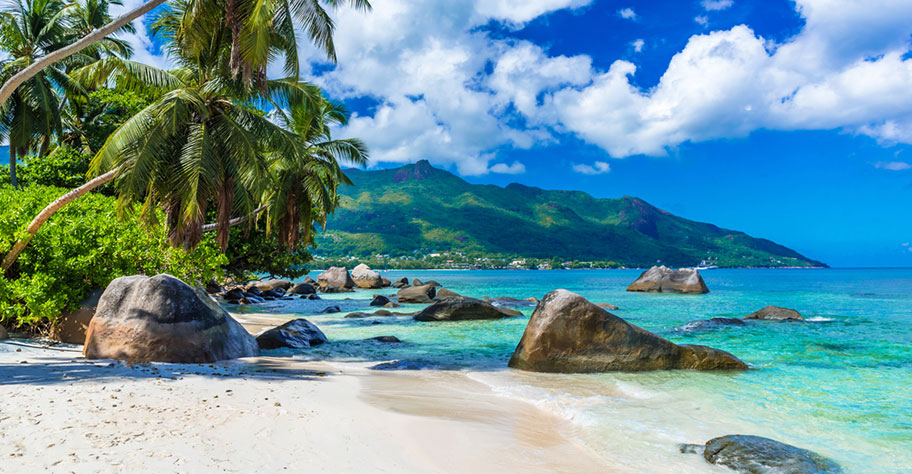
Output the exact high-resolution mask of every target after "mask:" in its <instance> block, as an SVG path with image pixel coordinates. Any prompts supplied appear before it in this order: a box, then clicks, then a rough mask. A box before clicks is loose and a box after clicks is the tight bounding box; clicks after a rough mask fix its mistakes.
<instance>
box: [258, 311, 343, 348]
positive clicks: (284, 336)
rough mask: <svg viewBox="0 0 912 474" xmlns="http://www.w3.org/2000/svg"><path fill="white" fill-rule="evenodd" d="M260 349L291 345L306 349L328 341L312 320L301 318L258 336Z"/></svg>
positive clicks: (291, 346)
mask: <svg viewBox="0 0 912 474" xmlns="http://www.w3.org/2000/svg"><path fill="white" fill-rule="evenodd" d="M256 342H257V344H259V346H260V349H278V348H281V347H290V348H292V349H304V348H308V347H311V346H317V345H320V344H323V343H324V342H326V335H325V334H323V331H321V330H320V328H318V327H317V326H316V325H314V324H313V323H312V322H310V321H308V320H306V319H304V318H300V319H294V320H291V321H288V322H287V323H285V324H283V325H281V326H279V327H274V328H272V329H270V330H268V331H266V332H264V333H263V334H260V335H259V336H257V338H256Z"/></svg>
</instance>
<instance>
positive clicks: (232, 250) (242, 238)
mask: <svg viewBox="0 0 912 474" xmlns="http://www.w3.org/2000/svg"><path fill="white" fill-rule="evenodd" d="M225 253H226V254H227V255H228V262H229V263H228V264H227V266H226V267H225V270H226V272H228V274H229V275H231V276H232V277H234V279H235V280H238V281H245V280H249V279H252V278H255V277H256V276H257V275H256V274H264V273H265V274H267V275H271V276H274V277H282V278H291V279H294V278H298V277H300V276H303V275H305V274H307V271H308V270H307V268H306V267H305V266H304V265H305V264H307V263H308V262H310V260H311V258H312V257H311V255H310V253H308V252H306V251H303V250H298V251H295V252H288V250H286V249H285V248H284V247H282V246H281V245H279V242H278V241H277V240H276V238H275V234H272V235H266V231H265V230H263V228H262V227H260V228H253V229H248V228H247V227H246V226H245V225H238V226H235V227H232V228H231V237H230V238H229V240H228V249H227V250H226V251H225Z"/></svg>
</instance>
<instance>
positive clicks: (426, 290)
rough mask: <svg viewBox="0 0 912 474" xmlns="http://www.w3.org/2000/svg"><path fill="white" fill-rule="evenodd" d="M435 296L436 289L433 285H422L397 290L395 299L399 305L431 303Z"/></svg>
mask: <svg viewBox="0 0 912 474" xmlns="http://www.w3.org/2000/svg"><path fill="white" fill-rule="evenodd" d="M436 295H437V289H436V288H434V286H433V285H422V286H412V287H409V288H403V289H401V290H399V293H397V295H396V299H397V301H399V302H400V303H431V302H433V301H434V296H436Z"/></svg>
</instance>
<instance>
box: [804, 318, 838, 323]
mask: <svg viewBox="0 0 912 474" xmlns="http://www.w3.org/2000/svg"><path fill="white" fill-rule="evenodd" d="M805 321H807V322H809V323H828V322H830V321H835V319H833V318H824V317H823V316H814V317H812V318H807V319H805Z"/></svg>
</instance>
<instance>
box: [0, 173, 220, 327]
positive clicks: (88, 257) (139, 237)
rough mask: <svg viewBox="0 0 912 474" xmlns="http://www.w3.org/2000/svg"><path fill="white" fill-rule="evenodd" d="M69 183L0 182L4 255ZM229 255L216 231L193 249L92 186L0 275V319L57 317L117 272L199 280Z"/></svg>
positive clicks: (30, 321)
mask: <svg viewBox="0 0 912 474" xmlns="http://www.w3.org/2000/svg"><path fill="white" fill-rule="evenodd" d="M66 191H67V189H62V188H56V187H50V186H38V185H31V186H27V187H24V188H20V189H19V190H14V189H12V187H10V186H9V185H2V186H0V255H5V254H6V253H7V252H8V251H9V249H10V248H12V245H13V243H14V242H15V241H16V240H17V239H18V238H19V237H21V236H23V235H25V228H26V227H27V226H28V223H29V222H30V221H31V220H32V218H33V217H34V216H35V215H37V214H38V212H39V211H40V210H41V209H42V208H44V206H46V205H47V204H48V203H50V202H51V201H53V200H54V199H56V198H58V197H59V196H60V195H62V194H63V193H65V192H66ZM159 221H161V219H159ZM226 263H227V258H226V257H225V256H224V255H222V254H221V252H219V250H218V247H217V246H216V245H215V242H214V236H213V235H207V236H206V238H205V239H204V240H203V243H202V244H201V245H200V246H199V247H198V248H197V249H196V250H194V251H192V252H189V253H188V252H185V251H184V250H182V249H175V248H172V247H170V246H169V245H168V242H167V238H166V236H165V235H164V232H163V231H162V229H161V228H152V229H149V228H146V227H145V226H143V225H142V224H140V223H139V221H138V219H137V218H136V216H132V215H127V216H125V217H124V218H123V219H120V218H118V211H117V203H116V201H115V200H114V198H112V197H108V196H103V195H100V194H95V193H90V194H88V195H85V196H83V197H81V198H79V199H77V200H75V201H73V202H72V203H70V204H69V205H67V206H65V207H64V208H63V209H61V210H60V211H58V212H57V213H56V214H54V216H52V217H51V219H50V220H49V221H48V222H47V223H45V225H44V226H43V227H42V228H41V229H40V230H39V231H38V233H37V234H36V235H35V237H34V238H33V239H32V241H31V242H30V243H29V245H28V247H26V249H25V251H23V252H22V254H21V255H20V256H19V259H18V260H17V262H16V264H15V265H14V266H13V268H11V269H10V271H9V272H8V274H7V275H6V276H0V322H6V323H15V324H16V325H34V324H37V323H41V322H43V321H51V322H52V321H54V320H55V319H56V318H58V317H59V316H60V315H61V314H63V313H66V312H69V311H71V310H74V309H76V307H77V304H78V302H79V301H80V300H81V299H82V298H84V297H85V296H86V295H87V294H88V293H89V292H90V291H91V290H93V289H95V288H104V287H106V286H107V284H108V283H109V282H110V281H111V280H113V279H114V278H117V277H120V276H124V275H133V274H138V273H142V274H147V275H154V274H158V273H170V274H172V275H174V276H176V277H178V278H180V279H182V280H184V281H186V282H188V283H190V284H201V283H204V282H206V281H208V280H209V279H211V278H214V277H219V276H221V272H222V270H221V267H222V265H224V264H226Z"/></svg>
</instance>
